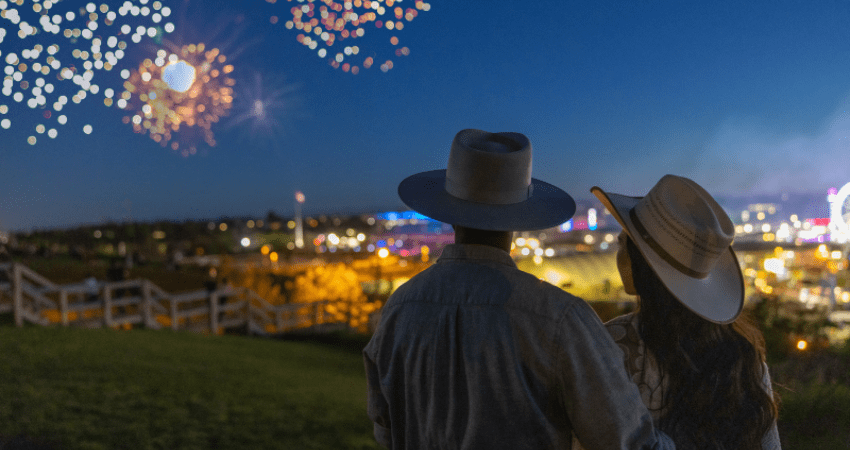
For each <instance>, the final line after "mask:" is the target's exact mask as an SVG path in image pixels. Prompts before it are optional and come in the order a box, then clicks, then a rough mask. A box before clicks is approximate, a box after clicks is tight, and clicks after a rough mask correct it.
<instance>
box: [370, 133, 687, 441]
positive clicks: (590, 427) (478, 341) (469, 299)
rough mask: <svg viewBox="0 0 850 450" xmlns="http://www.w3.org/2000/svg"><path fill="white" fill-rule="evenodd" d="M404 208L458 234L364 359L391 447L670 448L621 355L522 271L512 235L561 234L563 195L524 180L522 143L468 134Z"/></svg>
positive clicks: (384, 321) (375, 413) (574, 301)
mask: <svg viewBox="0 0 850 450" xmlns="http://www.w3.org/2000/svg"><path fill="white" fill-rule="evenodd" d="M398 191H399V196H400V197H401V199H402V201H404V202H405V204H407V205H408V206H409V207H410V208H412V209H413V210H415V211H417V212H420V213H422V214H424V215H426V216H429V217H431V218H433V219H435V220H439V221H442V222H445V223H450V224H452V225H453V226H454V229H455V244H453V245H449V246H447V247H446V248H445V249H444V251H443V253H442V256H441V257H440V258H439V260H438V261H437V262H436V263H435V264H434V265H433V266H431V267H430V268H428V269H427V270H425V271H423V272H422V273H420V274H419V275H417V276H415V277H414V278H413V279H411V280H410V281H408V282H407V283H405V284H404V285H402V286H401V287H400V288H399V289H398V290H397V291H396V292H395V293H394V294H393V295H392V296H391V297H390V299H389V300H388V301H387V304H386V305H385V306H384V309H383V312H382V317H381V322H380V324H379V325H378V329H377V330H376V332H375V335H374V336H373V337H372V340H371V341H370V342H369V344H368V345H367V346H366V348H365V349H364V350H363V355H364V361H365V365H366V376H367V383H368V397H369V398H368V414H369V417H370V418H371V419H372V421H373V422H374V427H375V438H376V439H377V441H378V442H379V443H380V444H381V445H383V446H385V447H387V448H391V449H420V448H421V449H432V448H433V449H501V448H504V449H569V448H571V445H572V435H573V433H575V435H576V436H577V438H578V439H579V441H580V442H581V444H582V445H583V446H584V447H585V448H586V449H588V450H597V449H598V450H602V449H605V450H611V449H638V448H647V449H666V448H674V446H673V444H672V442H671V441H670V440H669V438H668V437H667V436H666V435H664V434H663V433H661V432H659V431H656V430H655V429H654V428H653V425H652V419H651V417H650V415H649V413H648V411H647V410H646V408H645V407H644V406H643V403H642V401H641V398H640V394H639V391H638V389H637V387H636V386H635V385H634V384H632V383H631V382H630V381H629V379H628V378H627V377H626V374H625V370H624V367H623V362H622V353H621V352H620V350H619V349H618V348H617V346H616V345H615V344H614V342H613V341H612V339H611V337H610V336H609V335H608V333H607V332H606V331H605V328H604V327H603V325H602V323H601V322H600V320H599V318H598V317H597V316H596V314H595V313H594V312H593V310H592V309H591V308H590V307H589V306H588V305H587V303H585V302H584V301H583V300H581V299H579V298H577V297H574V296H572V295H569V294H567V293H566V292H564V291H563V290H561V289H559V288H557V287H555V286H552V285H550V284H548V283H545V282H542V281H540V280H538V279H537V278H535V277H534V276H532V275H529V274H527V273H524V272H522V271H520V270H518V269H517V267H516V264H515V263H514V262H513V260H512V259H511V257H510V254H509V252H510V247H511V241H512V237H513V234H512V232H513V231H519V230H538V229H545V228H550V227H553V226H556V225H559V224H561V223H563V222H565V221H566V220H568V219H569V218H570V217H571V216H572V215H573V213H574V212H575V202H574V201H573V199H572V198H571V197H570V196H569V195H568V194H567V193H566V192H564V191H562V190H560V189H558V188H557V187H555V186H552V185H550V184H548V183H545V182H542V181H540V180H537V179H533V178H531V144H530V143H529V141H528V139H527V138H526V137H525V136H523V135H522V134H519V133H487V132H484V131H480V130H463V131H461V132H460V133H458V134H457V136H455V139H454V142H453V143H452V147H451V153H450V155H449V162H448V167H447V169H446V170H435V171H430V172H424V173H420V174H416V175H413V176H411V177H408V178H407V179H405V180H404V181H402V183H401V184H400V185H399V189H398Z"/></svg>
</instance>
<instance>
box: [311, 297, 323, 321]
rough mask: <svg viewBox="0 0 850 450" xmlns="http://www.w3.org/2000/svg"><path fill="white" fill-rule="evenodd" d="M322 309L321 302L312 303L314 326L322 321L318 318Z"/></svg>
mask: <svg viewBox="0 0 850 450" xmlns="http://www.w3.org/2000/svg"><path fill="white" fill-rule="evenodd" d="M322 309H323V308H322V303H321V302H315V303H313V325H314V326H315V325H318V324H320V323H322V322H321V319H320V317H321V316H320V314H321V313H322Z"/></svg>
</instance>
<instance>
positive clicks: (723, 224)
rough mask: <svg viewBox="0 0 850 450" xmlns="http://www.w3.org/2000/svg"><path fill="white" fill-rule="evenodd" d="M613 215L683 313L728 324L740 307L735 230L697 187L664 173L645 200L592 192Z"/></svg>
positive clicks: (740, 279) (740, 281)
mask: <svg viewBox="0 0 850 450" xmlns="http://www.w3.org/2000/svg"><path fill="white" fill-rule="evenodd" d="M590 191H591V192H593V194H595V195H596V196H597V197H598V198H599V200H601V201H602V203H603V204H604V205H605V207H606V208H608V211H610V212H611V214H613V215H614V217H615V218H616V219H617V221H618V222H620V225H622V226H623V229H624V230H625V231H626V233H628V235H629V237H630V238H631V239H632V241H634V243H635V245H636V246H637V248H638V250H640V252H641V254H642V255H643V257H644V258H645V259H646V261H647V263H649V265H650V267H652V269H653V271H655V273H656V274H657V275H658V278H660V279H661V281H662V282H663V283H664V286H666V287H667V289H668V290H669V291H670V292H671V293H672V294H673V295H674V296H675V297H676V298H677V299H678V300H679V301H680V302H681V303H682V304H683V305H685V306H686V307H687V308H688V309H690V310H691V311H693V312H694V313H696V314H697V315H699V316H700V317H703V318H705V319H706V320H709V321H711V322H715V323H730V322H732V321H734V320H735V319H736V318H738V316H739V315H740V314H741V309H742V308H743V305H744V278H743V276H742V275H741V267H740V265H739V264H738V258H737V257H736V256H735V252H734V251H732V240H733V239H734V237H735V227H734V225H733V224H732V221H731V220H730V219H729V216H728V215H727V214H726V212H725V211H723V208H721V207H720V205H719V204H717V202H716V201H715V200H714V198H712V197H711V195H709V193H708V192H706V191H705V189H703V188H702V187H701V186H700V185H698V184H697V183H695V182H693V181H692V180H689V179H687V178H682V177H678V176H675V175H665V176H664V177H663V178H661V180H660V181H658V183H657V184H656V185H655V186H654V187H653V188H652V189H651V190H650V191H649V193H648V194H647V195H646V197H628V196H625V195H620V194H613V193H608V192H605V191H603V190H602V189H600V188H598V187H595V186H594V187H593V188H592V189H591V190H590Z"/></svg>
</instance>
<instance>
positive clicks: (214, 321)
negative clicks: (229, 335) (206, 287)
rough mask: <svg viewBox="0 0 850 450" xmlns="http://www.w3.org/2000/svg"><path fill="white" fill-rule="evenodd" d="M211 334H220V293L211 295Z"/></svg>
mask: <svg viewBox="0 0 850 450" xmlns="http://www.w3.org/2000/svg"><path fill="white" fill-rule="evenodd" d="M210 333H212V334H218V292H212V293H210Z"/></svg>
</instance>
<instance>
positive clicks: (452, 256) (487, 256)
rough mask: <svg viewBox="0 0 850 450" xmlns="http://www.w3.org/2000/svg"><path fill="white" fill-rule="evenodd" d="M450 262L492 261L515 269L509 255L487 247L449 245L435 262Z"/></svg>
mask: <svg viewBox="0 0 850 450" xmlns="http://www.w3.org/2000/svg"><path fill="white" fill-rule="evenodd" d="M450 260H468V261H474V260H478V261H493V262H497V263H500V264H505V265H507V266H511V267H514V268H516V263H515V262H514V260H513V258H511V255H510V253H508V252H506V251H504V250H502V249H499V248H496V247H491V246H489V245H479V244H449V245H447V246H446V247H445V248H444V249H443V253H442V254H441V255H440V258H439V259H438V260H437V262H438V263H439V262H444V261H450Z"/></svg>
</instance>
